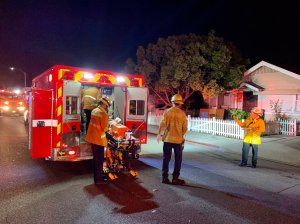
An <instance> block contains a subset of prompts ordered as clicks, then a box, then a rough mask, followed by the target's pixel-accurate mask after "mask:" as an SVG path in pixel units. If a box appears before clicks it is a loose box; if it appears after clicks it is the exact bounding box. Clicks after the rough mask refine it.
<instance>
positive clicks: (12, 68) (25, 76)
mask: <svg viewBox="0 0 300 224" xmlns="http://www.w3.org/2000/svg"><path fill="white" fill-rule="evenodd" d="M10 70H12V71H14V70H16V71H19V72H22V73H23V75H24V87H25V88H26V78H27V74H26V72H24V71H23V70H22V69H19V68H16V67H10Z"/></svg>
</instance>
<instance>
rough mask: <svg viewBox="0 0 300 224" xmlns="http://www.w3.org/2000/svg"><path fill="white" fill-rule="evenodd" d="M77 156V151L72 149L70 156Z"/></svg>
mask: <svg viewBox="0 0 300 224" xmlns="http://www.w3.org/2000/svg"><path fill="white" fill-rule="evenodd" d="M75 154H76V150H74V149H72V150H69V151H68V155H70V156H73V155H75Z"/></svg>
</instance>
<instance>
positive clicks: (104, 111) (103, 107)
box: [85, 97, 111, 185]
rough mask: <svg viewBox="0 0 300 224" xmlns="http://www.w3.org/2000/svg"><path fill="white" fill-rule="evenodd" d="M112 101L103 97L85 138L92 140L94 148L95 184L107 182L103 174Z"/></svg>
mask: <svg viewBox="0 0 300 224" xmlns="http://www.w3.org/2000/svg"><path fill="white" fill-rule="evenodd" d="M110 105H111V101H110V99H109V98H108V97H103V98H101V99H100V101H99V106H98V107H97V108H95V109H94V110H93V111H92V114H91V121H90V126H89V129H88V132H87V135H86V138H85V140H86V141H87V142H90V143H91V145H92V150H93V156H94V158H93V160H94V181H95V184H96V185H98V184H102V183H106V182H107V179H106V178H105V176H104V174H103V162H104V147H105V146H107V139H106V132H107V131H108V126H109V122H108V108H109V107H110Z"/></svg>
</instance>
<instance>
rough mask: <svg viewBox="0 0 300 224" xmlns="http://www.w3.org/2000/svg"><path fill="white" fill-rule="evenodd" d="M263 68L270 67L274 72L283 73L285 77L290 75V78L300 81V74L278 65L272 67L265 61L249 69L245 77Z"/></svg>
mask: <svg viewBox="0 0 300 224" xmlns="http://www.w3.org/2000/svg"><path fill="white" fill-rule="evenodd" d="M263 66H266V67H269V68H271V69H273V70H276V71H278V72H281V73H283V74H285V75H288V76H291V77H293V78H296V79H299V80H300V75H299V74H296V73H294V72H291V71H288V70H286V69H283V68H280V67H278V66H276V65H272V64H270V63H268V62H265V61H261V62H259V63H258V64H256V65H254V66H253V67H252V68H250V69H248V70H247V71H246V72H245V73H244V76H247V75H250V74H251V73H252V72H254V71H255V70H257V69H259V68H260V67H263Z"/></svg>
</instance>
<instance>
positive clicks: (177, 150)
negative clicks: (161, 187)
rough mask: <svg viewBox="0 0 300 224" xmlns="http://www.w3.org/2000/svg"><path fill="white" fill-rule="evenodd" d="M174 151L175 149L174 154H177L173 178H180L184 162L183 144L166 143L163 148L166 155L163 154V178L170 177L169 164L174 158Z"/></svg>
mask: <svg viewBox="0 0 300 224" xmlns="http://www.w3.org/2000/svg"><path fill="white" fill-rule="evenodd" d="M172 149H174V154H175V162H174V171H173V178H178V177H179V175H180V169H181V162H182V148H181V144H175V143H169V142H164V146H163V151H164V154H163V166H162V176H163V178H167V177H168V172H169V163H170V160H171V157H172Z"/></svg>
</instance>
